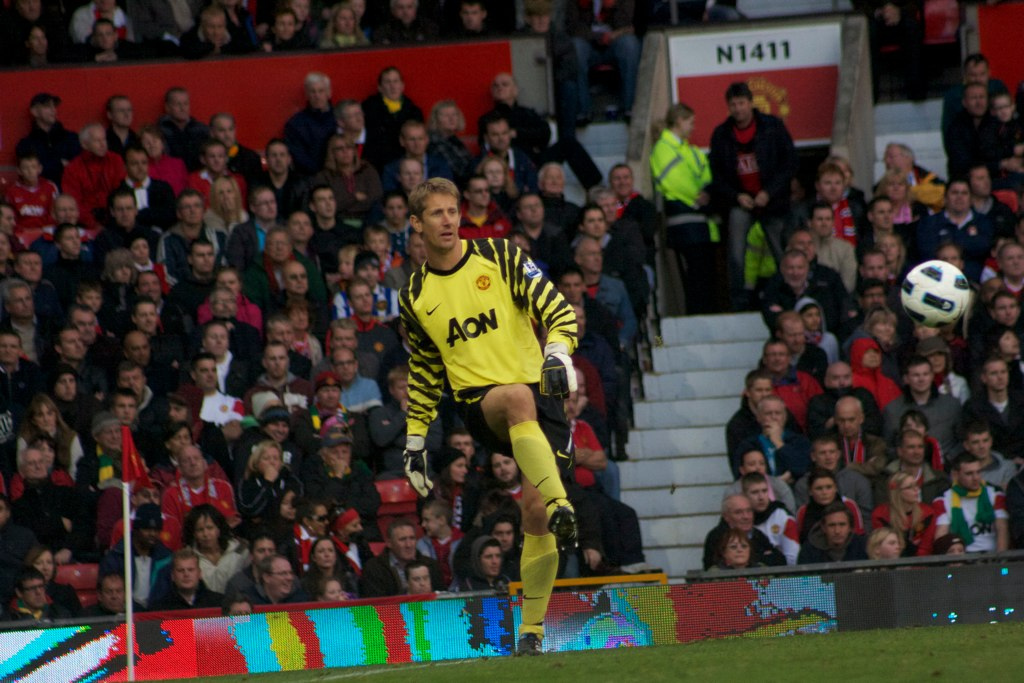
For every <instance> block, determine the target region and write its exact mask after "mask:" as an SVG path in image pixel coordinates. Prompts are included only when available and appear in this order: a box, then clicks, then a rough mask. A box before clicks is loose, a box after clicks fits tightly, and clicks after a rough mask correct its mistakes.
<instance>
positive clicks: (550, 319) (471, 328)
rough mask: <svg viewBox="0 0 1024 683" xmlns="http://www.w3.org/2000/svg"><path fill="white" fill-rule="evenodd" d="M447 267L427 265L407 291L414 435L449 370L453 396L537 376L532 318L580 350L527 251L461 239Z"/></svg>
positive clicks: (553, 337)
mask: <svg viewBox="0 0 1024 683" xmlns="http://www.w3.org/2000/svg"><path fill="white" fill-rule="evenodd" d="M461 244H462V254H463V255H462V258H461V259H460V260H459V262H458V264H457V265H456V266H455V267H454V268H452V269H451V270H449V271H440V270H436V269H433V268H430V267H429V266H428V265H426V264H424V265H423V266H422V267H421V268H419V269H418V270H416V271H415V272H413V274H412V277H411V278H410V279H409V284H408V285H407V286H406V287H404V288H403V289H402V293H401V298H400V303H401V314H402V322H403V323H404V325H405V329H406V330H407V332H408V334H409V346H410V348H411V349H412V353H411V356H410V358H409V418H408V419H409V424H408V433H409V434H410V435H418V436H425V435H426V433H427V427H428V426H429V425H430V422H431V421H432V420H433V419H434V415H435V412H436V406H437V402H438V401H439V400H440V398H441V388H442V384H443V382H444V376H445V372H447V374H448V381H449V382H450V383H451V386H452V389H453V390H454V391H455V396H456V398H457V399H458V398H460V397H461V396H464V394H465V393H466V392H467V390H472V389H477V388H480V387H487V386H492V385H498V384H518V383H524V384H532V383H534V382H538V381H540V368H541V365H542V363H543V358H542V354H541V349H540V346H539V344H538V343H537V336H536V334H535V333H534V329H533V325H532V321H536V322H537V323H539V324H540V325H541V326H542V327H543V328H544V329H546V330H547V342H548V343H551V342H561V343H563V344H565V345H566V347H568V349H569V353H572V352H573V351H574V350H575V349H576V315H575V313H574V311H573V309H572V306H571V305H569V302H567V301H566V300H565V299H564V298H563V297H562V295H561V294H560V293H559V292H558V290H557V289H555V286H554V284H552V283H551V281H550V280H548V279H547V278H546V277H545V276H544V275H543V273H541V272H540V269H539V268H537V266H536V265H535V264H534V263H533V261H531V260H530V258H529V256H527V255H526V254H525V253H523V252H522V251H520V249H519V248H518V247H516V246H515V245H514V244H512V243H511V242H506V241H505V240H500V239H479V240H463V241H462V243H461Z"/></svg>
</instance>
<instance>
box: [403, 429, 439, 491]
mask: <svg viewBox="0 0 1024 683" xmlns="http://www.w3.org/2000/svg"><path fill="white" fill-rule="evenodd" d="M403 455H404V457H405V478H406V479H408V480H409V483H410V484H411V485H412V487H413V488H414V489H416V493H418V494H419V495H420V497H421V498H426V497H427V496H428V495H430V489H432V488H434V482H432V481H430V470H429V469H427V451H426V450H425V449H424V443H423V437H422V436H412V435H409V436H406V437H405V453H404V454H403Z"/></svg>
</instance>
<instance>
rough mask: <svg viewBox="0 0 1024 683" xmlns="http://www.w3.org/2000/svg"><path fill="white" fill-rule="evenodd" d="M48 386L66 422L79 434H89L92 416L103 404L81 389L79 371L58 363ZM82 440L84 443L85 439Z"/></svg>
mask: <svg viewBox="0 0 1024 683" xmlns="http://www.w3.org/2000/svg"><path fill="white" fill-rule="evenodd" d="M46 388H47V389H48V390H49V393H50V395H51V396H53V402H54V403H56V404H57V410H58V411H59V412H60V416H61V417H62V418H64V422H66V423H67V424H68V426H69V427H71V428H72V429H74V430H75V431H76V432H77V433H78V434H79V435H82V434H89V432H90V429H91V428H92V418H93V416H94V415H95V414H96V413H97V412H99V411H100V409H101V408H102V405H101V404H100V401H99V399H97V398H96V397H95V396H93V395H92V394H88V393H85V392H80V391H79V380H78V371H77V370H75V369H74V368H73V367H71V366H70V365H67V364H66V363H57V364H56V365H55V366H54V369H53V374H52V375H50V378H49V380H48V381H47V385H46ZM82 441H83V444H84V442H85V439H83V440H82Z"/></svg>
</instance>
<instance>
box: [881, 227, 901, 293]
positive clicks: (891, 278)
mask: <svg viewBox="0 0 1024 683" xmlns="http://www.w3.org/2000/svg"><path fill="white" fill-rule="evenodd" d="M875 246H876V247H878V248H879V249H880V250H881V252H882V253H883V254H885V268H886V271H887V273H888V276H887V278H886V279H887V281H888V282H887V283H888V285H889V286H890V287H891V286H894V285H899V284H900V283H902V282H903V278H904V277H905V276H906V274H907V271H908V270H909V268H908V267H907V248H906V246H905V245H904V244H903V238H902V237H900V236H899V235H897V234H896V233H894V232H893V233H888V234H883V235H876V236H875Z"/></svg>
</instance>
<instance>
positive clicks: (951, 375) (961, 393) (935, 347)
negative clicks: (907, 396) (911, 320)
mask: <svg viewBox="0 0 1024 683" xmlns="http://www.w3.org/2000/svg"><path fill="white" fill-rule="evenodd" d="M917 355H919V356H924V357H925V358H927V359H928V362H929V363H931V365H932V372H933V373H934V375H935V380H934V382H935V386H936V387H938V389H939V393H940V394H946V395H947V396H952V397H953V398H955V399H956V400H958V401H960V405H964V404H966V403H967V401H969V400H970V398H971V389H970V387H969V386H968V385H967V380H965V379H964V378H963V377H961V376H960V375H958V374H956V373H955V372H953V356H952V354H951V353H950V350H949V344H947V343H946V340H945V339H943V338H942V337H928V338H927V339H922V340H921V341H919V342H918V343H917Z"/></svg>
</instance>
